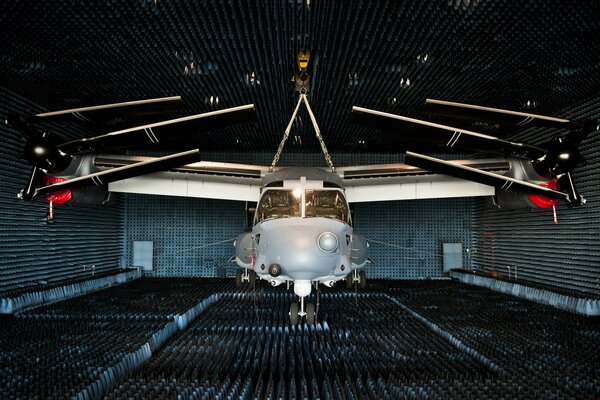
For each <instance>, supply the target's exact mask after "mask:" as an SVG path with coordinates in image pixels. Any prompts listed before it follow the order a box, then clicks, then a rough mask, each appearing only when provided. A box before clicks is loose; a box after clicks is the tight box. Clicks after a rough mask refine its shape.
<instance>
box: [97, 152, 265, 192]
mask: <svg viewBox="0 0 600 400" xmlns="http://www.w3.org/2000/svg"><path fill="white" fill-rule="evenodd" d="M152 158H153V157H138V156H120V155H115V156H112V155H111V156H105V155H102V156H98V157H96V159H95V161H94V163H95V165H96V166H97V167H98V168H100V169H104V168H114V167H120V166H124V165H129V164H133V163H136V162H141V161H147V160H151V159H152ZM268 170H269V167H266V166H259V165H248V164H232V163H220V162H208V161H200V162H196V163H192V164H187V165H184V166H182V167H178V168H173V169H171V170H169V171H163V172H155V173H152V174H148V175H143V176H138V177H135V178H130V179H124V180H121V181H118V182H112V183H110V184H109V186H108V190H109V191H111V192H120V193H140V194H155V195H165V196H181V197H202V198H208V199H221V200H239V201H258V198H259V196H260V187H261V178H262V176H263V175H264V174H265V173H266V172H267V171H268Z"/></svg>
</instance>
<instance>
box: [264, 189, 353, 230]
mask: <svg viewBox="0 0 600 400" xmlns="http://www.w3.org/2000/svg"><path fill="white" fill-rule="evenodd" d="M303 198H304V207H302V199H303ZM303 208H304V210H303ZM290 217H308V218H310V217H322V218H331V219H337V220H340V221H343V222H345V223H347V224H351V223H352V222H351V219H350V212H349V210H348V203H347V202H346V198H345V197H344V194H343V192H341V191H339V190H336V189H307V190H305V191H304V193H303V192H302V189H300V188H297V189H293V190H292V189H269V190H267V191H265V192H264V194H263V196H262V197H261V199H260V201H259V203H258V207H257V208H256V214H255V217H254V223H255V224H257V223H259V222H261V221H265V220H268V219H276V218H290Z"/></svg>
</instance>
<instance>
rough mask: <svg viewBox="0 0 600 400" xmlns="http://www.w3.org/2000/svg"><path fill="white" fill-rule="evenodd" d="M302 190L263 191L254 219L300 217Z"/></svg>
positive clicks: (257, 220)
mask: <svg viewBox="0 0 600 400" xmlns="http://www.w3.org/2000/svg"><path fill="white" fill-rule="evenodd" d="M301 200H302V191H300V190H288V189H276V190H275V189H273V190H268V191H266V192H265V194H264V195H263V197H262V198H261V199H260V204H259V205H258V208H257V209H256V221H255V222H259V221H264V220H266V219H271V218H288V217H300V216H301V215H302V208H301Z"/></svg>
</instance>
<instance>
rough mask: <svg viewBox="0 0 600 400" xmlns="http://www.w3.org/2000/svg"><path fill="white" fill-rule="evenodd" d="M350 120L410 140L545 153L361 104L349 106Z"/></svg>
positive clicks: (513, 152)
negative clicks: (360, 105)
mask: <svg viewBox="0 0 600 400" xmlns="http://www.w3.org/2000/svg"><path fill="white" fill-rule="evenodd" d="M350 120H351V121H352V122H355V123H358V124H361V125H364V126H368V127H371V128H376V129H380V130H383V131H387V132H392V133H396V134H401V135H402V136H404V137H407V138H410V139H411V140H421V141H426V142H432V143H436V144H439V145H443V146H447V147H457V148H462V149H467V150H477V151H485V152H492V153H499V154H504V155H511V156H521V157H528V158H539V157H542V156H543V155H545V154H546V151H545V150H544V149H542V148H540V147H536V146H531V145H528V144H524V143H515V142H509V141H507V140H503V139H498V138H497V137H494V136H489V135H484V134H482V133H477V132H472V131H468V130H464V129H460V128H454V127H451V126H447V125H440V124H436V123H433V122H429V121H423V120H419V119H414V118H409V117H404V116H402V115H396V114H390V113H384V112H381V111H375V110H370V109H367V108H362V107H356V106H354V107H352V113H351V114H350Z"/></svg>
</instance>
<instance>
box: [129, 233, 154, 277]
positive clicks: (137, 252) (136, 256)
mask: <svg viewBox="0 0 600 400" xmlns="http://www.w3.org/2000/svg"><path fill="white" fill-rule="evenodd" d="M153 258H154V242H152V241H138V240H134V241H133V266H134V267H140V268H142V270H143V271H152V265H153V262H152V261H153Z"/></svg>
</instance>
